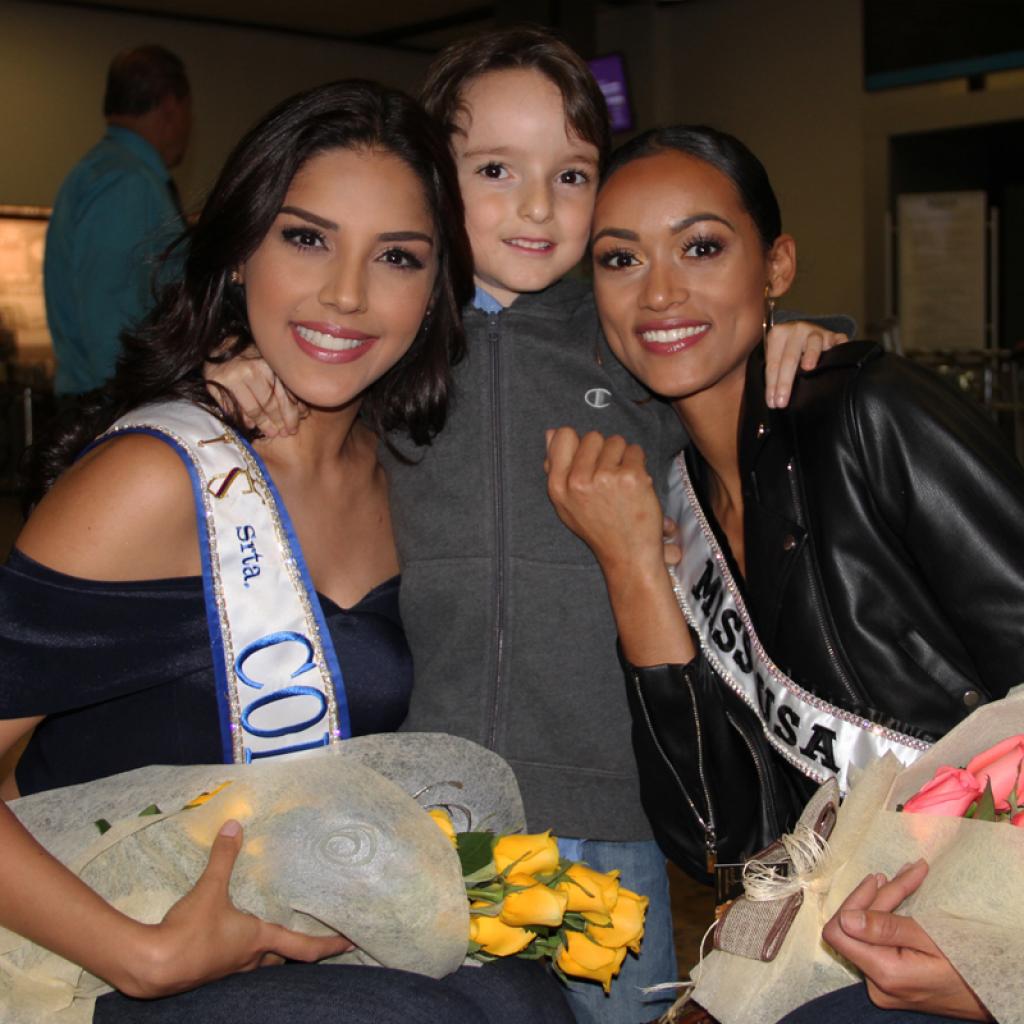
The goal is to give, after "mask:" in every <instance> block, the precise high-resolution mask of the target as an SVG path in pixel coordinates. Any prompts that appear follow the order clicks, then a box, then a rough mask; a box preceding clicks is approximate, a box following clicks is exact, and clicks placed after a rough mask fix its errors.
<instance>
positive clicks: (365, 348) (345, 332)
mask: <svg viewBox="0 0 1024 1024" xmlns="http://www.w3.org/2000/svg"><path fill="white" fill-rule="evenodd" d="M299 327H305V328H307V329H308V330H311V331H316V332H318V333H319V334H328V335H330V336H331V337H332V338H344V339H346V340H349V341H358V342H360V344H358V345H356V346H355V347H354V348H346V349H332V348H321V347H320V346H319V345H315V344H313V343H312V342H311V341H307V340H306V339H305V338H304V337H302V335H301V334H300V333H299V331H298V328H299ZM291 330H292V338H293V339H294V340H295V344H296V345H298V347H299V348H300V349H301V350H302V351H303V352H304V353H305V354H306V355H307V356H310V357H311V358H312V359H316V360H318V361H319V362H321V363H352V362H355V360H357V359H360V358H362V356H364V355H366V353H367V352H369V350H370V349H371V348H372V347H373V345H374V344H375V343H376V341H377V340H378V338H377V335H374V334H364V333H363V332H362V331H356V330H353V329H352V328H350V327H339V326H338V325H337V324H326V323H314V322H311V321H307V320H304V321H302V322H301V323H292V324H291Z"/></svg>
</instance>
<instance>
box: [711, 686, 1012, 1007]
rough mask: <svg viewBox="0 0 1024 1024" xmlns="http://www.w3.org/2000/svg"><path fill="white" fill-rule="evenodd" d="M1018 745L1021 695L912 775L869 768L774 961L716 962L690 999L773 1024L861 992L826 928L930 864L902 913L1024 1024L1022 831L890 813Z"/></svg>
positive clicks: (926, 757) (893, 767)
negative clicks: (876, 890) (910, 867)
mask: <svg viewBox="0 0 1024 1024" xmlns="http://www.w3.org/2000/svg"><path fill="white" fill-rule="evenodd" d="M1015 733H1024V689H1022V688H1021V687H1018V688H1017V689H1016V690H1014V691H1013V692H1011V694H1010V695H1009V696H1008V697H1006V698H1005V699H1004V700H1001V701H996V702H994V703H992V704H989V705H986V706H984V707H982V708H980V709H978V710H977V711H975V712H974V713H973V714H972V715H971V716H970V717H969V718H967V719H966V720H965V721H963V722H962V723H961V724H960V725H959V726H957V727H956V728H955V729H954V730H953V731H952V732H950V733H949V734H948V735H947V736H945V737H944V738H943V739H942V740H941V741H940V742H939V743H937V744H936V745H935V746H934V747H932V748H931V749H930V750H929V751H927V752H926V753H925V754H923V755H922V756H921V757H920V759H919V760H918V761H917V762H916V763H915V764H913V765H911V767H909V768H906V769H903V768H901V766H900V764H899V763H898V762H897V761H896V759H895V758H894V757H892V756H891V755H887V756H886V757H885V758H884V759H882V760H880V761H878V762H876V763H875V764H873V765H872V766H871V767H870V768H868V769H867V770H866V771H865V772H864V773H863V774H862V775H861V777H860V778H859V779H858V780H857V781H856V783H855V785H854V786H853V787H852V789H851V792H850V794H849V796H848V797H847V798H846V801H845V802H844V803H843V805H842V807H841V808H840V811H839V817H838V820H837V822H836V825H835V830H834V831H833V832H832V834H831V837H830V838H829V847H830V851H831V852H830V855H829V856H828V857H827V859H826V860H825V861H824V862H823V863H822V864H821V865H820V867H819V868H818V870H816V871H815V872H813V873H812V874H811V875H810V876H808V877H807V878H806V879H805V885H804V887H803V901H802V903H801V905H800V907H799V910H798V911H797V913H796V916H795V918H794V919H793V922H792V925H791V926H790V928H789V931H788V933H787V934H786V936H785V939H784V940H783V941H782V943H781V948H780V949H779V950H778V952H777V954H776V955H775V958H774V959H773V960H771V961H770V962H765V961H762V960H759V959H748V958H747V957H744V956H739V955H736V954H734V953H726V952H722V951H719V950H715V951H714V952H712V953H711V954H709V955H708V956H707V957H706V958H705V959H704V961H703V963H702V964H701V965H700V966H698V967H697V968H695V969H694V971H693V973H692V979H693V980H694V981H695V982H696V987H695V989H694V991H693V993H692V997H693V998H694V999H695V1000H696V1001H697V1002H698V1003H700V1005H701V1006H704V1007H706V1008H707V1009H708V1010H709V1011H710V1012H711V1013H712V1014H713V1015H714V1016H715V1017H716V1018H717V1019H718V1020H719V1021H721V1022H722V1024H773V1022H775V1021H777V1020H778V1019H779V1018H780V1017H782V1016H784V1015H785V1014H786V1013H788V1012H789V1011H790V1010H792V1009H794V1008H795V1007H797V1006H800V1005H802V1004H803V1003H806V1002H807V1001H808V1000H810V999H813V998H815V997H817V996H820V995H824V994H825V993H826V992H831V991H833V990H834V989H837V988H842V987H844V986H846V985H851V984H853V983H855V982H856V981H859V980H860V976H859V974H858V973H857V972H856V970H855V969H854V968H853V967H852V966H851V965H849V964H847V963H845V962H844V961H842V960H840V959H839V958H838V957H837V956H836V954H835V953H833V952H832V950H831V949H830V948H829V947H827V946H826V945H825V944H824V943H823V942H822V941H821V929H822V927H823V926H824V924H825V922H826V921H828V919H829V918H830V917H831V916H832V915H833V914H834V913H835V911H836V909H837V908H838V907H839V904H840V903H842V901H843V900H844V899H845V898H846V896H847V895H848V894H849V892H850V891H851V890H852V889H853V888H854V887H855V886H856V885H857V884H858V883H859V882H860V881H861V879H862V878H864V876H865V875H867V874H869V873H870V872H873V871H883V872H885V873H886V874H887V875H890V876H891V875H892V874H894V873H895V872H896V871H898V870H899V869H900V868H901V867H902V866H903V865H904V864H905V863H907V862H908V861H914V860H917V858H919V857H924V858H925V859H926V860H927V861H928V863H929V865H930V871H929V873H928V877H927V878H926V879H925V881H924V883H923V884H922V885H921V888H920V889H919V890H918V891H917V892H916V893H914V894H913V895H912V896H911V897H910V898H909V899H908V900H907V901H906V903H905V904H904V906H903V907H902V908H901V909H900V911H899V912H900V913H906V914H909V915H911V916H913V917H914V918H915V920H917V921H918V922H919V923H920V924H921V926H922V927H923V928H924V929H925V931H927V932H928V934H929V935H930V936H931V938H932V940H933V941H934V942H935V944H936V945H937V946H938V947H939V948H940V949H941V950H942V951H943V953H944V954H945V955H946V956H947V957H948V958H949V960H950V962H951V963H952V964H953V966H954V967H955V968H956V969H957V971H959V972H960V974H961V976H962V977H963V978H964V980H965V981H966V982H967V983H968V984H969V985H970V986H971V988H973V989H974V991H975V992H976V993H977V994H978V997H979V998H980V999H981V1000H982V1002H983V1003H984V1004H985V1005H986V1007H987V1008H988V1009H989V1011H990V1012H991V1013H992V1015H993V1016H994V1017H995V1018H996V1019H997V1020H998V1021H1000V1022H1001V1024H1024V972H1021V970H1020V964H1021V963H1024V928H1022V927H1021V922H1022V921H1024V829H1020V828H1013V827H1012V826H1010V825H1008V824H1006V823H994V822H985V821H973V820H965V819H962V818H943V817H934V816H931V815H924V814H901V813H899V812H897V811H896V810H895V808H896V807H897V806H898V805H901V804H903V803H904V802H905V801H906V800H907V799H909V798H910V797H911V796H913V794H914V793H916V792H917V791H918V790H919V789H920V788H921V786H922V785H923V784H924V783H925V782H927V781H928V780H929V779H930V778H931V777H932V775H933V774H934V773H935V770H936V769H937V768H939V767H940V766H941V765H953V766H958V767H962V766H963V765H965V764H966V763H967V762H968V761H969V760H970V759H971V758H972V757H973V756H974V755H975V754H977V753H979V752H981V751H983V750H986V749H988V748H989V747H991V746H993V745H994V744H996V743H997V742H999V741H1000V740H1002V739H1005V738H1006V737H1008V736H1012V735H1014V734H1015ZM779 909H780V911H781V910H782V909H783V906H782V903H781V902H780V904H779Z"/></svg>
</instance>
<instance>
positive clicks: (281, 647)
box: [99, 401, 351, 763]
mask: <svg viewBox="0 0 1024 1024" xmlns="http://www.w3.org/2000/svg"><path fill="white" fill-rule="evenodd" d="M122 433H146V434H152V435H153V436H156V437H159V438H160V439H161V440H163V441H166V442H167V443H168V444H170V445H171V447H172V448H174V449H175V451H176V452H177V453H178V455H179V456H180V457H181V458H182V460H183V461H184V463H185V465H186V467H187V468H188V471H189V475H190V477H191V479H192V490H193V495H194V497H195V504H196V519H197V528H198V533H199V546H200V551H201V554H202V562H203V588H204V591H205V595H206V620H207V625H208V627H209V632H210V645H211V648H212V652H213V664H214V669H215V672H216V677H217V697H218V702H219V705H220V714H221V736H222V739H223V746H224V760H225V761H229V762H230V761H234V762H239V763H243V762H244V763H248V762H250V761H253V760H256V759H258V758H267V757H280V756H283V755H286V754H291V753H296V752H297V751H301V750H309V749H311V748H313V747H322V746H327V745H328V744H330V743H333V742H335V741H337V740H341V739H347V738H348V737H349V736H350V735H351V728H350V725H349V716H348V705H347V702H346V699H345V688H344V681H343V679H342V674H341V668H340V666H339V665H338V660H337V657H336V655H335V652H334V645H333V643H332V641H331V636H330V633H329V631H328V630H327V627H326V623H325V621H324V618H323V612H322V611H321V608H320V602H319V600H318V598H317V596H316V592H315V590H314V589H313V585H312V581H311V580H310V577H309V573H308V571H307V570H306V565H305V562H304V560H303V558H302V551H301V549H300V548H299V544H298V540H297V539H296V537H295V533H294V531H293V529H292V525H291V520H290V519H289V517H288V512H287V510H286V509H285V507H284V504H283V503H282V502H281V499H280V496H279V495H278V493H277V489H276V488H275V487H274V483H273V481H272V480H271V479H270V475H269V474H268V473H267V471H266V467H265V466H264V465H263V462H262V460H261V459H260V457H259V456H258V455H257V454H256V452H255V451H254V450H253V449H252V447H251V446H250V445H249V444H247V443H246V441H245V440H243V439H242V438H241V437H239V436H238V434H236V433H235V432H234V431H233V430H232V429H231V428H230V427H227V426H226V425H225V424H224V423H222V422H221V421H220V420H218V419H217V418H216V417H215V416H213V415H211V414H210V413H208V412H206V411H205V410H203V409H200V408H199V407H198V406H195V405H192V404H191V403H188V402H183V401H182V402H178V401H172V402H160V403H155V404H152V405H146V406H143V407H142V408H140V409H136V410H135V411H134V412H131V413H129V414H128V415H127V416H124V417H122V418H121V419H119V420H118V421H117V422H116V423H115V424H114V425H113V426H112V427H111V428H110V430H109V431H108V432H107V433H106V434H104V435H103V437H102V438H100V439H99V440H100V441H102V440H104V439H106V438H109V437H110V436H112V435H115V434H122Z"/></svg>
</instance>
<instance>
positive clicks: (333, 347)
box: [295, 324, 370, 352]
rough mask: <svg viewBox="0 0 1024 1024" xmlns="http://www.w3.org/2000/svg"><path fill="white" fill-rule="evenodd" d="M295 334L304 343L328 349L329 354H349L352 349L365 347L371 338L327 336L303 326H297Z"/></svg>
mask: <svg viewBox="0 0 1024 1024" xmlns="http://www.w3.org/2000/svg"><path fill="white" fill-rule="evenodd" d="M295 333H296V334H297V335H298V336H299V337H300V338H302V340H303V341H305V342H308V343H309V344H310V345H315V346H316V347H317V348H323V349H326V350H327V351H328V352H349V351H351V350H352V349H355V348H359V347H360V346H361V345H365V344H366V343H367V342H368V341H369V340H370V336H369V335H367V334H361V335H359V336H358V337H353V338H339V337H338V336H337V335H334V334H325V333H324V332H323V331H314V330H313V328H312V327H305V326H303V325H302V324H296V325H295Z"/></svg>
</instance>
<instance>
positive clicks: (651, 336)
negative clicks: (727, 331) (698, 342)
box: [637, 324, 708, 345]
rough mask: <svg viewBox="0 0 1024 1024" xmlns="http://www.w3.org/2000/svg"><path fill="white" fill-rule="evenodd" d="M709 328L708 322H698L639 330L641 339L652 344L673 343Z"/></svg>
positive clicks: (692, 336)
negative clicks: (683, 325) (655, 329)
mask: <svg viewBox="0 0 1024 1024" xmlns="http://www.w3.org/2000/svg"><path fill="white" fill-rule="evenodd" d="M707 329H708V325H707V324H697V325H695V326H693V327H672V328H669V329H667V330H657V331H639V332H637V333H638V334H639V335H640V340H641V341H646V342H647V343H648V344H651V345H671V344H673V343H674V342H677V341H686V340H687V339H689V338H695V337H697V335H698V334H703V333H704V332H705V331H706V330H707Z"/></svg>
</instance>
